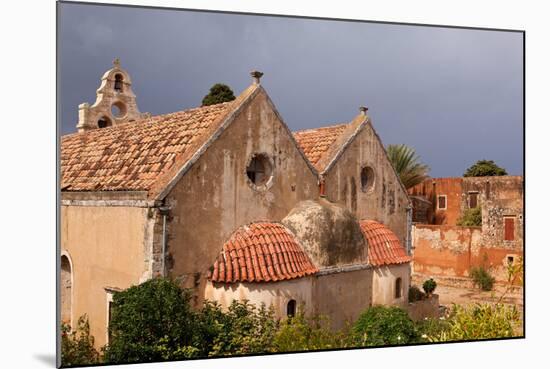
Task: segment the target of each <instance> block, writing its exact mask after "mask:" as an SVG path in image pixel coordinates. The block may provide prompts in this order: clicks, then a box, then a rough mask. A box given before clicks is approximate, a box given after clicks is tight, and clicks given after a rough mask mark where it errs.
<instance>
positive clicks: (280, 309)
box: [204, 268, 408, 329]
mask: <svg viewBox="0 0 550 369" xmlns="http://www.w3.org/2000/svg"><path fill="white" fill-rule="evenodd" d="M372 282H373V272H372V269H370V268H362V269H358V270H350V271H345V272H331V273H323V272H321V273H320V274H319V275H315V276H310V277H304V278H298V279H293V280H288V281H280V282H265V283H235V284H222V283H212V282H210V281H209V282H207V283H206V288H205V295H204V296H205V298H206V299H208V300H215V301H218V302H219V303H220V304H221V305H222V307H224V308H227V307H228V306H229V305H230V304H231V302H232V301H233V300H240V301H242V300H249V301H250V302H252V303H254V304H256V305H257V306H260V304H261V303H264V304H265V305H266V306H270V305H273V307H274V310H275V316H276V317H277V318H284V317H286V308H287V304H288V301H289V300H291V299H294V300H296V302H297V307H302V308H303V309H304V312H305V313H306V314H307V315H324V316H327V317H329V318H330V321H331V324H332V328H333V329H341V328H343V327H345V325H346V323H347V322H353V321H355V320H356V319H357V318H358V317H359V314H360V313H361V312H363V311H364V310H365V309H367V308H368V307H369V306H371V305H372V285H373V284H372ZM407 289H408V287H407Z"/></svg>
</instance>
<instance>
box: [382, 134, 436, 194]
mask: <svg viewBox="0 0 550 369" xmlns="http://www.w3.org/2000/svg"><path fill="white" fill-rule="evenodd" d="M387 152H388V157H389V159H390V162H391V163H392V165H393V167H394V169H395V171H396V172H397V175H399V179H401V182H402V183H403V185H404V186H405V188H411V187H413V186H415V185H417V184H419V183H421V182H423V181H424V180H425V179H427V178H428V172H429V171H430V167H428V166H427V165H426V164H423V163H422V162H421V161H420V157H419V156H418V155H417V154H416V151H415V150H414V149H413V148H412V147H409V146H407V145H403V144H402V145H388V148H387Z"/></svg>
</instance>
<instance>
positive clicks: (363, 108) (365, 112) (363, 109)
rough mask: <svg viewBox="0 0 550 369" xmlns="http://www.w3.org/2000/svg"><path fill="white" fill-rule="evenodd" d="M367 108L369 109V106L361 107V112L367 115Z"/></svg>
mask: <svg viewBox="0 0 550 369" xmlns="http://www.w3.org/2000/svg"><path fill="white" fill-rule="evenodd" d="M367 110H369V108H367V107H366V106H360V107H359V111H360V112H361V115H367Z"/></svg>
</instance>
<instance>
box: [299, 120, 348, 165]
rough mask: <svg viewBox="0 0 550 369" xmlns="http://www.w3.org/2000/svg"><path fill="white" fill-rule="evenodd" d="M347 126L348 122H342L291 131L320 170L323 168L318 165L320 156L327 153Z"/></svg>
mask: <svg viewBox="0 0 550 369" xmlns="http://www.w3.org/2000/svg"><path fill="white" fill-rule="evenodd" d="M348 127H349V123H343V124H337V125H333V126H328V127H321V128H315V129H306V130H303V131H296V132H293V135H294V138H295V139H296V141H297V142H298V145H299V146H300V147H301V148H302V150H303V151H304V154H306V157H307V158H308V159H309V161H310V162H311V163H312V164H313V166H315V168H316V169H317V170H322V169H324V168H320V167H319V165H318V164H319V162H320V160H321V158H323V157H324V156H325V155H327V154H328V153H329V151H330V150H329V149H330V148H331V147H332V145H333V144H334V143H335V141H336V139H337V138H338V137H340V136H341V135H342V133H344V131H345V130H346V128H348Z"/></svg>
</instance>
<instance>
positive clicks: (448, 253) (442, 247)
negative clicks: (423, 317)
mask: <svg viewBox="0 0 550 369" xmlns="http://www.w3.org/2000/svg"><path fill="white" fill-rule="evenodd" d="M523 191H524V182H523V177H521V176H494V177H457V178H434V179H428V180H426V181H424V182H423V183H420V184H418V185H416V186H415V187H412V188H410V189H409V195H410V197H411V201H412V203H413V222H414V226H413V228H412V234H413V236H412V239H413V255H414V258H413V259H414V260H413V272H414V274H416V275H419V276H422V277H426V276H438V277H439V278H440V280H441V281H444V282H445V281H446V282H451V283H459V284H464V283H467V284H468V283H470V281H469V278H468V277H469V271H470V269H471V268H472V267H477V266H485V267H487V268H488V269H489V270H490V271H491V272H492V274H493V275H494V276H495V278H496V279H497V281H498V282H506V281H507V280H508V266H509V265H513V264H515V263H517V262H520V258H521V257H522V256H523V193H524V192H523ZM478 207H479V208H480V210H481V218H482V222H481V226H479V227H461V226H457V222H458V221H459V219H460V218H461V217H462V215H463V214H464V213H465V211H467V210H468V209H474V208H478Z"/></svg>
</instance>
